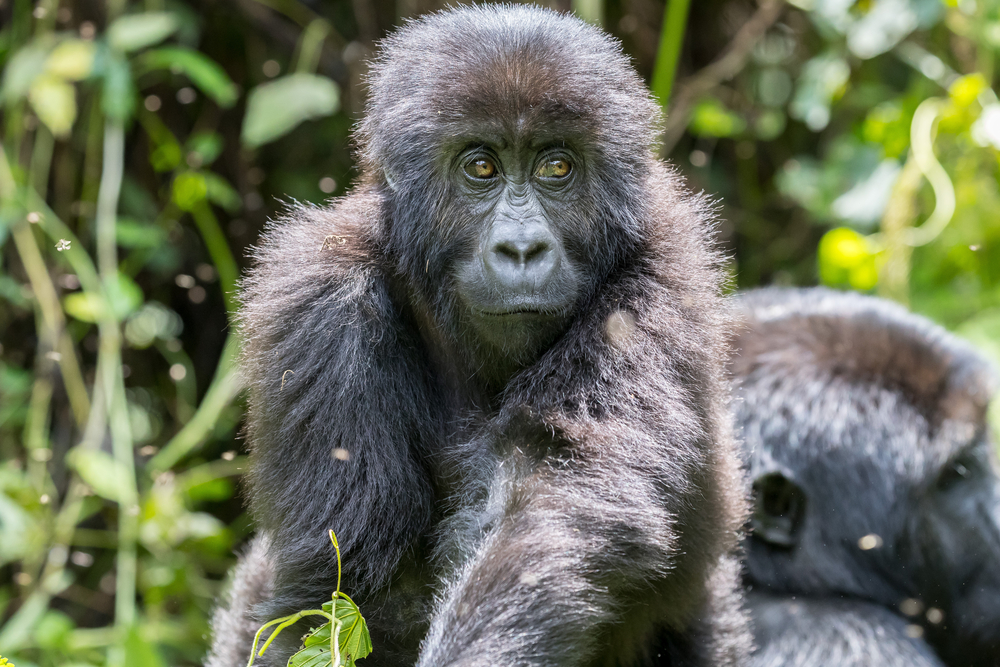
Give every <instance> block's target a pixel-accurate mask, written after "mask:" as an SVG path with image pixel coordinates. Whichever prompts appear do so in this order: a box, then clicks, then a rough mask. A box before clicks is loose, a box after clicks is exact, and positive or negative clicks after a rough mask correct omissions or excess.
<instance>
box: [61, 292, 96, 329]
mask: <svg viewBox="0 0 1000 667" xmlns="http://www.w3.org/2000/svg"><path fill="white" fill-rule="evenodd" d="M105 307H106V304H105V303H104V299H103V298H101V295H99V294H95V293H94V292H74V293H72V294H67V295H66V297H65V298H64V299H63V310H65V311H66V313H67V314H69V316H70V317H73V318H75V319H78V320H80V321H81V322H97V321H99V320H100V319H101V318H102V317H104V313H105V312H106V311H105Z"/></svg>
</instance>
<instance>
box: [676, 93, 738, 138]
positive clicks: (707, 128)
mask: <svg viewBox="0 0 1000 667" xmlns="http://www.w3.org/2000/svg"><path fill="white" fill-rule="evenodd" d="M746 126H747V124H746V121H745V120H743V119H742V118H740V117H739V116H737V115H736V114H734V113H733V112H732V111H730V110H729V109H727V108H726V107H724V106H722V104H720V103H719V102H718V101H717V100H714V99H709V100H704V101H703V102H699V103H698V106H696V107H695V108H694V111H693V112H692V114H691V124H690V128H691V132H693V133H694V134H696V135H698V136H702V137H731V136H734V135H737V134H739V133H740V132H742V131H743V130H745V129H746Z"/></svg>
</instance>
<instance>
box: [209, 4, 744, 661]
mask: <svg viewBox="0 0 1000 667" xmlns="http://www.w3.org/2000/svg"><path fill="white" fill-rule="evenodd" d="M373 71H374V73H373V75H372V78H371V81H370V84H371V100H370V103H369V106H368V112H367V116H366V118H365V120H364V121H363V123H362V125H361V129H360V132H359V137H358V138H359V144H360V155H361V161H362V164H363V176H362V179H361V183H360V184H359V185H358V187H357V188H356V190H355V192H354V193H353V194H351V195H350V196H348V197H346V198H344V199H341V200H339V201H335V202H334V203H333V204H332V205H331V206H330V207H329V208H313V207H300V208H297V209H295V210H293V211H292V212H290V213H289V214H288V215H287V216H286V218H285V219H283V220H281V221H279V222H278V223H276V224H274V225H272V226H271V227H270V229H269V231H268V232H267V233H266V236H265V239H264V241H263V243H262V244H261V246H260V248H259V250H258V251H257V253H256V260H257V263H256V268H255V269H254V270H253V272H252V273H251V274H250V275H249V276H248V278H247V279H246V281H245V282H244V289H243V309H242V311H241V321H242V334H243V336H244V339H245V345H246V348H245V355H244V368H245V372H246V377H247V380H248V382H249V385H250V389H251V395H250V409H249V434H248V435H249V441H250V446H251V457H252V469H251V487H250V497H251V501H252V508H253V512H254V515H255V517H256V518H257V521H258V526H259V528H260V530H261V531H262V533H264V534H266V535H267V536H268V539H269V541H270V542H269V548H268V549H267V561H268V562H269V563H270V566H271V567H272V568H273V571H274V579H273V590H274V593H273V595H272V596H270V598H269V599H268V600H267V601H266V602H264V603H262V604H259V605H257V606H256V607H254V608H253V609H252V610H248V609H239V608H236V607H231V608H229V609H228V610H226V609H224V610H222V611H220V612H219V616H218V618H219V619H221V620H219V621H217V623H216V627H217V628H218V627H220V624H223V625H225V624H226V623H227V622H229V621H227V620H226V619H232V618H236V619H242V618H246V617H247V615H248V614H249V615H250V616H252V617H253V618H254V619H255V620H256V621H263V620H267V619H270V618H274V617H276V616H278V615H283V614H288V613H290V612H293V611H296V610H299V609H303V608H310V607H316V606H318V605H319V604H321V603H322V602H323V601H324V600H325V599H328V598H329V595H330V592H331V591H332V590H333V588H334V585H335V581H336V565H335V560H334V558H333V551H332V549H331V547H330V544H329V541H328V539H327V537H326V530H327V529H329V528H333V529H334V530H336V532H337V534H338V536H339V538H340V544H341V550H342V553H343V559H344V584H343V590H345V591H346V592H347V593H349V594H350V595H351V596H352V598H353V599H354V600H355V601H357V602H358V603H359V605H360V606H361V609H362V611H363V612H364V613H365V615H366V617H367V619H368V622H369V626H370V627H371V630H372V637H373V643H374V653H373V654H372V655H371V656H370V657H369V658H368V659H366V664H371V665H380V664H400V663H412V662H417V663H418V664H421V665H427V666H430V665H434V666H435V667H437V666H438V665H446V664H461V665H491V666H492V665H529V664H530V665H584V664H614V663H619V664H634V663H638V662H642V661H646V662H649V661H651V660H655V659H656V657H657V656H656V653H660V654H661V657H662V658H663V659H664V664H672V665H680V664H697V665H735V664H738V663H739V661H740V659H741V657H742V656H743V655H745V654H746V652H747V648H748V645H749V644H748V642H749V635H748V633H747V632H746V629H745V619H744V616H743V612H742V610H741V608H740V595H739V590H738V589H739V587H738V583H737V565H736V562H735V560H734V559H733V557H732V551H733V549H734V548H735V546H736V543H737V539H738V533H739V529H740V526H741V524H742V522H743V520H744V518H745V508H744V492H743V483H742V476H741V473H740V469H739V464H738V460H737V456H736V453H735V449H734V446H733V443H732V439H731V434H730V428H729V421H728V416H727V414H726V411H725V407H724V406H725V403H724V393H725V392H724V385H723V383H722V373H723V368H722V366H723V363H722V360H723V359H724V358H725V350H726V348H725V330H726V326H727V323H728V315H727V313H726V310H725V307H724V304H723V301H722V299H721V297H720V283H721V279H722V276H721V272H720V271H719V258H718V256H717V255H716V254H715V252H714V251H713V250H712V247H711V246H712V239H713V233H714V230H713V227H714V218H713V215H712V213H711V210H710V208H709V206H708V205H707V204H706V202H705V201H704V200H702V199H700V198H698V197H695V196H692V195H691V194H690V193H688V192H687V191H686V190H685V189H684V188H683V186H682V185H681V184H680V182H679V179H678V177H677V176H676V175H675V174H673V173H672V172H671V171H670V170H669V169H668V168H666V167H665V166H664V165H663V164H662V163H660V162H658V161H657V160H656V159H655V158H654V154H653V151H652V146H653V143H654V141H655V137H656V134H657V129H658V127H657V123H658V122H659V112H658V108H657V106H656V105H655V104H654V102H653V101H652V100H651V99H650V97H649V95H648V93H647V91H646V89H645V88H644V86H643V85H642V83H641V81H640V80H639V78H638V77H637V76H636V74H635V73H634V71H633V70H632V69H631V67H630V66H629V65H628V62H627V60H626V58H625V57H624V56H623V55H622V53H621V51H620V48H619V46H618V44H617V43H616V42H614V41H613V40H612V39H611V38H610V37H608V36H607V35H606V34H604V33H602V32H600V31H599V30H597V29H595V28H593V27H591V26H588V25H586V24H584V23H583V22H581V21H578V20H576V19H574V18H572V17H569V16H563V15H558V14H555V13H553V12H549V11H546V10H541V9H537V8H531V7H509V6H483V7H475V8H463V9H457V10H451V11H447V12H443V13H439V14H435V15H433V16H429V17H426V18H424V19H421V20H419V21H416V22H413V23H411V24H409V25H408V26H407V27H405V28H403V29H402V30H400V31H399V32H397V33H396V34H395V35H393V36H391V37H390V38H389V39H387V40H386V42H385V43H384V44H383V46H382V51H381V55H380V56H379V58H378V59H377V60H376V62H375V63H374V67H373ZM536 143H541V144H542V145H543V149H544V147H545V146H548V147H550V148H552V149H553V150H557V151H562V153H559V154H560V155H562V154H566V155H569V156H571V157H570V158H568V159H572V160H574V162H573V167H574V171H573V172H572V178H571V179H569V180H567V181H566V182H567V183H570V184H571V187H570V186H567V187H566V188H563V189H561V190H560V189H559V188H558V187H555V185H553V186H552V187H549V186H545V187H542V186H538V187H537V188H535V190H529V191H528V194H527V195H526V194H525V191H523V188H522V185H521V184H519V182H515V181H517V179H516V178H514V177H513V176H511V174H514V173H515V172H516V168H517V167H516V164H515V163H516V162H517V160H516V159H515V158H517V159H520V157H519V156H524V155H529V156H530V155H534V154H535V153H534V151H535V150H536V149H535V147H534V146H535V144H536ZM470 147H471V148H470ZM487 149H488V150H489V151H491V152H489V153H488V155H491V156H495V157H496V156H498V157H496V159H497V160H501V161H502V160H503V159H506V158H507V156H513V157H511V160H510V162H509V164H508V163H504V164H505V165H507V166H508V167H509V171H508V172H504V177H505V180H503V181H499V182H498V183H499V184H498V185H496V187H498V188H506V189H512V190H514V191H515V192H513V194H511V195H510V197H509V198H501V199H500V200H499V201H498V202H497V203H496V204H495V205H494V204H490V206H484V205H483V204H482V202H483V201H485V199H484V197H485V196H486V195H484V194H482V195H481V194H468V192H467V189H468V187H469V184H468V182H467V181H468V179H466V180H463V178H465V177H463V176H462V173H461V165H459V168H457V169H456V166H455V165H456V159H457V158H456V156H461V155H464V154H465V153H466V152H468V151H469V150H472V151H473V152H475V151H486V150H487ZM477 154H478V153H477ZM528 166H529V171H528V172H527V173H528V175H529V176H530V174H531V173H532V172H531V171H530V164H529V165H528ZM505 168H507V167H505ZM517 173H519V172H517ZM463 184H464V185H463ZM543 185H544V184H543ZM477 187H478V186H477ZM491 187H492V186H491ZM532 187H534V186H532ZM560 187H562V186H560ZM463 188H466V189H463ZM477 192H479V191H477ZM482 192H488V191H487V190H482ZM504 192H506V190H504ZM532 192H533V193H534V194H531V193H532ZM560 193H561V194H560ZM505 197H506V196H505ZM525 202H527V203H525ZM525 212H526V213H525ZM522 213H524V216H525V217H523V218H518V217H517V216H519V215H521V214H522ZM502 216H512V217H511V220H508V221H506V222H504V221H500V222H503V224H504V225H507V227H502V225H501V226H500V227H497V225H500V222H498V220H499V218H500V217H502ZM501 227H502V229H501V231H503V229H508V227H509V229H511V230H514V231H511V232H510V233H511V234H513V235H514V236H513V237H512V238H514V240H515V241H516V240H517V239H518V238H520V237H519V236H517V234H519V233H520V232H519V231H518V230H522V231H523V229H527V228H529V227H531V228H533V229H534V228H537V230H540V232H539V233H542V232H544V233H545V234H549V236H547V237H546V238H548V239H549V240H550V241H551V244H550V246H546V248H547V250H546V252H548V251H549V250H551V251H552V252H554V253H559V257H560V258H561V259H559V261H558V262H557V265H558V267H559V268H558V270H556V271H555V273H554V274H553V275H554V277H553V278H552V279H551V280H549V281H548V282H546V283H545V284H544V285H542V286H538V287H537V288H533V289H532V290H529V291H527V292H524V291H522V292H519V293H517V294H515V295H514V296H511V295H510V294H508V293H507V291H505V289H506V288H505V285H504V283H503V280H501V279H500V278H496V277H495V276H494V277H491V276H492V275H493V274H488V272H487V273H486V274H482V275H479V274H476V275H474V276H473V277H472V278H469V277H468V276H469V275H472V274H475V271H472V273H470V271H471V270H467V269H468V267H469V266H473V265H474V266H475V267H479V266H480V265H479V264H476V263H477V262H480V261H487V260H483V259H481V258H482V256H483V255H484V254H485V253H487V251H488V249H484V244H486V243H487V241H489V242H490V243H492V240H493V237H492V236H490V234H492V233H493V232H492V231H491V230H494V231H495V229H500V228H501ZM546 243H549V242H548V241H546ZM476 276H478V277H476ZM470 299H471V301H470ZM476 299H479V300H480V302H490V303H500V304H501V305H503V304H508V305H509V304H510V303H512V302H513V301H517V300H518V299H521V300H522V301H523V300H524V299H527V301H528V302H530V303H531V304H536V305H535V306H532V310H531V312H527V313H524V314H519V315H516V316H514V317H513V318H498V321H502V322H503V323H502V324H499V325H497V326H498V329H496V330H493V331H491V330H490V328H489V327H483V326H482V325H481V323H480V324H477V322H481V321H482V319H483V317H485V316H481V315H480V313H478V311H477V310H476V309H475V308H473V307H470V305H469V303H473V304H475V303H478V302H477V301H476ZM517 302H518V303H521V301H517ZM537 304H541V305H537ZM553 304H555V305H553ZM505 307H507V306H505ZM477 318H479V319H477ZM510 320H513V321H514V324H509V321H510ZM503 327H506V328H503ZM497 331H500V332H501V334H502V335H498V334H497ZM507 332H509V337H508V335H507ZM515 337H516V341H517V343H516V344H515V343H514V342H512V341H514V340H515ZM334 451H336V452H337V453H338V454H339V458H338V457H337V456H334V455H333V452H334ZM345 459H346V460H345ZM244 570H246V568H244ZM237 624H238V623H237ZM289 634H290V635H293V636H292V637H291V638H290V639H289V640H288V641H286V642H284V643H283V644H278V645H276V646H275V647H274V648H272V649H270V650H269V652H268V654H266V657H267V658H268V660H267V661H266V662H265V664H270V665H278V664H284V662H285V660H286V658H287V655H288V654H289V652H290V651H291V650H292V649H293V647H294V644H296V643H297V642H298V636H297V635H300V634H301V633H289ZM232 641H239V642H245V641H246V637H245V636H241V637H239V638H235V639H231V638H228V637H225V636H222V635H219V634H217V636H216V646H217V648H216V650H215V655H222V654H223V652H224V651H223V650H222V649H221V648H220V647H219V645H220V644H226V643H227V642H232ZM272 652H273V653H272ZM210 664H212V665H213V667H223V665H226V667H228V664H227V663H224V662H222V661H217V662H214V663H210Z"/></svg>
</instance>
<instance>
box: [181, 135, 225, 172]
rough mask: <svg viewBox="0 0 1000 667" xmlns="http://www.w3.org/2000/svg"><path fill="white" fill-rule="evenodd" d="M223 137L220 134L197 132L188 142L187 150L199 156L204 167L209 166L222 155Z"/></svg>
mask: <svg viewBox="0 0 1000 667" xmlns="http://www.w3.org/2000/svg"><path fill="white" fill-rule="evenodd" d="M222 146H223V141H222V136H221V135H219V133H218V132H196V133H195V134H193V135H191V138H190V139H188V140H187V150H188V152H189V153H194V154H195V155H197V156H198V159H199V160H200V161H201V165H202V166H208V165H210V164H212V163H213V162H215V159H216V158H217V157H219V155H221V154H222Z"/></svg>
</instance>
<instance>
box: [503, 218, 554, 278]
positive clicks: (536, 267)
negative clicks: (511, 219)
mask: <svg viewBox="0 0 1000 667" xmlns="http://www.w3.org/2000/svg"><path fill="white" fill-rule="evenodd" d="M505 231H507V232H508V233H506V234H499V235H497V236H495V237H494V239H493V244H492V247H490V249H489V252H488V253H487V255H486V258H485V259H486V266H487V268H488V269H489V270H490V272H491V273H493V274H494V275H495V276H496V277H497V278H498V279H499V280H500V281H501V282H502V283H504V284H506V285H507V286H510V287H514V286H518V285H520V284H524V283H528V284H529V285H532V286H537V285H541V284H542V283H544V282H545V281H546V279H548V277H549V276H550V275H551V274H552V272H553V271H554V270H555V269H556V265H557V264H558V252H557V251H556V241H555V239H554V238H553V237H552V235H551V234H550V233H549V232H548V230H546V229H544V228H542V227H533V228H531V227H529V228H528V229H508V230H505Z"/></svg>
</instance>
